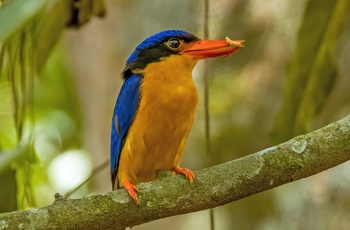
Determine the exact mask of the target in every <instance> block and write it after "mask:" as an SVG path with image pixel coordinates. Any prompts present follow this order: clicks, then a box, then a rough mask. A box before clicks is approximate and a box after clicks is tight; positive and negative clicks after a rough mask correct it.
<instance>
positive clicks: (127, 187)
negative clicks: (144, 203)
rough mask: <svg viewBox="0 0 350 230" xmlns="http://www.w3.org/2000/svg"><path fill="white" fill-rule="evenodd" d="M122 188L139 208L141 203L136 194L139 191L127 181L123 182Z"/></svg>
mask: <svg viewBox="0 0 350 230" xmlns="http://www.w3.org/2000/svg"><path fill="white" fill-rule="evenodd" d="M124 188H125V190H126V191H127V192H128V194H129V196H130V197H131V198H132V199H133V200H134V201H135V202H136V204H137V205H139V206H140V205H141V203H140V201H139V198H138V197H137V192H138V191H139V189H138V188H137V187H136V186H135V185H133V184H132V183H131V182H130V181H128V180H126V181H125V182H124Z"/></svg>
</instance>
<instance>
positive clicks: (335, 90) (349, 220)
mask: <svg viewBox="0 0 350 230" xmlns="http://www.w3.org/2000/svg"><path fill="white" fill-rule="evenodd" d="M98 1H99V0H95V3H94V4H96V2H98ZM82 2H84V1H82ZM87 2H88V1H87ZM101 2H104V3H105V9H106V12H107V13H106V15H105V17H104V18H97V17H93V18H91V19H90V20H89V21H88V22H87V23H86V24H85V25H83V26H77V25H79V23H78V24H77V23H76V22H72V20H71V17H72V1H70V0H66V1H56V0H54V1H45V0H34V1H24V0H7V1H6V0H0V48H1V50H0V100H1V101H0V102H1V103H0V212H8V211H13V210H21V209H28V208H33V207H43V206H46V205H49V204H51V203H52V202H53V201H54V194H55V193H56V192H59V193H60V194H62V195H63V196H65V195H66V194H70V197H72V198H80V197H84V196H88V195H91V194H98V193H105V192H109V191H111V184H110V175H109V165H107V164H105V162H106V161H108V159H109V144H110V140H109V138H110V137H109V136H110V126H111V125H110V124H111V117H112V113H113V109H114V104H115V101H116V97H117V95H118V92H119V89H120V86H121V84H122V79H121V78H120V73H121V71H122V69H123V67H124V64H125V60H126V59H127V57H128V56H129V55H130V54H131V52H133V50H134V48H135V47H136V46H137V45H138V44H139V43H140V42H141V41H142V40H143V39H145V38H146V37H148V36H150V35H152V34H154V33H157V32H159V31H162V30H166V29H183V30H186V31H189V32H192V33H194V34H196V35H197V36H199V37H203V31H204V6H205V5H204V1H200V0H194V1H186V0H168V1H166V2H165V1H162V0H153V1H136V0H120V1H113V0H105V1H100V3H101ZM101 4H102V3H101ZM349 5H350V3H349V1H348V0H299V1H292V0H285V1H279V0H269V1H258V0H216V1H212V0H211V1H209V17H208V19H209V25H208V29H209V39H224V38H225V37H226V36H228V37H230V38H231V39H244V40H246V42H245V47H244V48H243V49H241V50H240V51H239V52H237V53H235V54H234V55H232V56H231V57H230V58H216V59H212V60H208V61H207V66H208V67H207V68H204V65H203V63H199V64H198V65H197V67H196V68H195V70H194V72H193V77H194V79H195V82H196V85H197V88H198V93H199V104H198V110H197V117H196V121H195V124H194V127H193V129H192V132H191V135H190V138H189V140H188V144H187V148H186V151H185V154H184V157H183V160H182V166H183V167H188V168H190V169H193V170H199V169H202V168H205V167H210V166H212V165H215V164H219V163H223V162H226V161H230V160H233V159H236V158H239V157H242V156H245V155H248V154H251V153H254V152H256V151H259V150H262V149H265V148H268V147H270V146H272V145H275V144H278V143H281V142H283V141H286V140H288V139H290V138H292V137H294V136H296V135H299V134H302V133H306V132H309V131H312V130H315V129H317V128H320V127H323V126H325V125H327V124H329V123H331V122H332V121H336V120H338V119H341V118H342V117H345V116H346V115H348V114H349V113H350V101H349V98H350V76H349V73H350V65H349V63H350V39H349V38H350V14H349V13H348V12H350V11H349V9H350V6H349ZM76 13H77V12H75V14H76ZM97 15H98V14H97ZM99 15H100V16H102V14H99ZM75 16H76V15H75ZM88 16H94V13H92V14H90V15H89V14H88ZM88 18H89V17H88ZM69 21H70V23H71V25H75V26H71V27H70V28H67V27H66V25H67V22H69ZM204 69H207V71H208V75H209V110H210V128H211V133H210V136H211V140H210V142H211V151H210V154H208V153H207V151H206V140H205V135H204V133H205V128H204V124H205V120H204V119H205V118H204V80H203V73H204ZM96 168H98V170H96ZM101 168H102V170H99V169H101ZM349 170H350V164H349V162H347V163H344V164H342V165H340V166H337V167H335V168H334V169H330V170H327V171H325V172H322V173H320V174H318V175H315V176H312V177H310V178H307V179H303V180H301V181H296V182H293V183H291V184H288V185H284V186H282V187H279V188H275V189H273V190H270V191H266V192H263V193H260V194H257V195H253V196H251V197H248V198H245V199H243V200H240V201H237V202H234V203H231V204H228V205H225V206H223V207H218V208H215V209H214V223H215V227H216V229H263V230H273V229H308V230H310V229H311V230H312V229H317V230H323V229H349V228H350V196H349V194H350V193H349V190H350V173H349ZM89 176H92V178H91V180H89V181H88V182H87V183H85V184H83V185H82V186H81V187H80V188H79V189H78V190H76V191H75V192H73V193H71V191H72V190H73V189H74V188H76V187H77V186H78V185H80V184H81V183H82V182H83V181H84V180H85V179H86V178H88V177H89ZM228 179H229V178H228ZM209 220H210V217H209V211H208V210H206V211H201V212H197V213H191V214H186V215H181V216H176V217H170V218H166V219H162V220H158V221H154V222H151V223H147V224H143V225H140V226H136V227H134V228H133V229H140V230H141V229H164V227H167V229H204V230H205V229H208V230H209V229H210V222H209ZM169 226H171V227H169Z"/></svg>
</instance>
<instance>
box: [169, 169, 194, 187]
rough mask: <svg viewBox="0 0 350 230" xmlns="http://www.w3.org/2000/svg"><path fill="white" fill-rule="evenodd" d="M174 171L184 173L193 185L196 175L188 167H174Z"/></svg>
mask: <svg viewBox="0 0 350 230" xmlns="http://www.w3.org/2000/svg"><path fill="white" fill-rule="evenodd" d="M173 172H174V173H176V174H181V175H184V176H185V177H186V178H187V179H188V180H189V181H190V184H191V185H192V183H193V181H194V180H195V179H196V177H195V176H194V173H193V172H192V171H191V170H190V169H188V168H174V169H173Z"/></svg>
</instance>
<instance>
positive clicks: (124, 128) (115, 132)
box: [110, 74, 142, 187]
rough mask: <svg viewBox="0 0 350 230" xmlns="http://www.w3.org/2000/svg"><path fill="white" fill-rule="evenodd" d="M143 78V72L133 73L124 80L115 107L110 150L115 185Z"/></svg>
mask: <svg viewBox="0 0 350 230" xmlns="http://www.w3.org/2000/svg"><path fill="white" fill-rule="evenodd" d="M141 80H142V75H141V74H133V75H131V77H129V78H128V79H127V80H126V81H125V82H124V84H123V86H122V88H121V89H120V93H119V96H118V99H117V103H116V105H115V108H114V113H113V119H112V132H111V151H110V154H111V155H110V166H111V175H112V178H111V179H112V184H113V187H114V183H115V179H116V176H117V171H118V165H119V158H120V153H121V151H122V149H123V146H124V143H125V139H126V136H127V133H128V130H129V128H130V125H131V123H132V121H133V118H134V116H135V113H136V111H137V108H138V104H139V101H140V91H139V90H140V85H141Z"/></svg>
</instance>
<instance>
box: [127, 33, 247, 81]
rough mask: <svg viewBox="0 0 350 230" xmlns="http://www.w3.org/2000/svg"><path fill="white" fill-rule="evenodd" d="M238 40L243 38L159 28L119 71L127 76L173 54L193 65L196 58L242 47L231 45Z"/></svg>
mask: <svg viewBox="0 0 350 230" xmlns="http://www.w3.org/2000/svg"><path fill="white" fill-rule="evenodd" d="M232 42H233V43H232ZM235 42H237V43H235ZM240 42H243V41H242V40H238V41H231V40H229V41H228V40H201V39H199V38H198V37H197V36H195V35H193V34H191V33H189V32H186V31H183V30H166V31H162V32H159V33H157V34H155V35H153V36H151V37H148V38H147V39H145V40H144V41H143V42H141V43H140V44H139V45H138V46H137V47H136V49H135V51H134V52H133V53H132V54H131V55H130V56H129V58H128V59H127V61H126V66H125V68H124V70H123V73H122V75H123V77H124V79H127V78H128V77H130V76H131V75H132V74H133V73H136V72H142V70H143V69H144V68H146V66H147V65H148V64H150V63H154V62H162V61H165V60H169V59H170V57H175V56H176V57H180V59H182V60H183V61H184V62H186V63H187V64H188V65H189V66H191V68H193V67H194V66H195V64H196V63H197V61H198V60H199V59H205V58H212V57H218V56H229V55H231V54H232V53H234V52H236V51H237V50H238V49H240V48H241V47H243V46H242V45H241V46H237V45H233V44H240Z"/></svg>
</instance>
